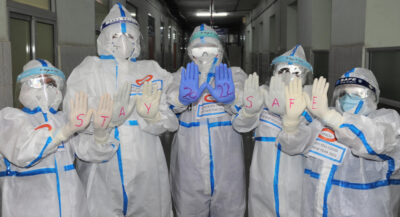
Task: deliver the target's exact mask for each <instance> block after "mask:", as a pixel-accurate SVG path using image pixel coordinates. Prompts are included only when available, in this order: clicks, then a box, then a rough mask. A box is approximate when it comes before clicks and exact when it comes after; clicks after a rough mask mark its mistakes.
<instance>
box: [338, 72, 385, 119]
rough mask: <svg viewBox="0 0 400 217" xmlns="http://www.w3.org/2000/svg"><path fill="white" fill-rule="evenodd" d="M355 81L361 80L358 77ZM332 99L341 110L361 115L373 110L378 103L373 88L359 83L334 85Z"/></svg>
mask: <svg viewBox="0 0 400 217" xmlns="http://www.w3.org/2000/svg"><path fill="white" fill-rule="evenodd" d="M339 81H340V80H339ZM339 81H338V82H339ZM357 81H358V82H362V80H360V79H358V80H357ZM332 101H333V102H334V103H335V106H336V108H337V109H338V110H339V111H341V112H350V113H353V114H363V115H366V114H368V113H370V112H371V111H373V110H375V109H376V108H377V104H378V99H377V96H376V94H375V92H374V91H373V89H370V88H368V87H366V86H363V85H359V84H341V85H338V86H336V88H335V90H334V92H333V97H332Z"/></svg>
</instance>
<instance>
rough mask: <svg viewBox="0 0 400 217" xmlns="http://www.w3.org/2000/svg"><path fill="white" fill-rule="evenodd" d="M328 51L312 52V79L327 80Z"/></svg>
mask: <svg viewBox="0 0 400 217" xmlns="http://www.w3.org/2000/svg"><path fill="white" fill-rule="evenodd" d="M328 70H329V51H314V77H315V78H319V77H321V76H324V77H325V78H326V79H328Z"/></svg>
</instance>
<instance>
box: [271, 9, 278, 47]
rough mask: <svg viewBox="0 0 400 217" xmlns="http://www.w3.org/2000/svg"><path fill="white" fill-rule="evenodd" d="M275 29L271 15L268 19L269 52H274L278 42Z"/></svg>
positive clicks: (274, 19)
mask: <svg viewBox="0 0 400 217" xmlns="http://www.w3.org/2000/svg"><path fill="white" fill-rule="evenodd" d="M276 33H277V28H276V18H275V15H272V16H271V17H270V18H269V50H270V51H276V49H277V47H278V42H277V38H276Z"/></svg>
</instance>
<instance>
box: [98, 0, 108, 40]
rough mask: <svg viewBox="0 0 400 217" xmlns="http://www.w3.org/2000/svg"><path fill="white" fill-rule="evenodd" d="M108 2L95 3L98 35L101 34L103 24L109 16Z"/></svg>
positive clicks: (105, 0)
mask: <svg viewBox="0 0 400 217" xmlns="http://www.w3.org/2000/svg"><path fill="white" fill-rule="evenodd" d="M108 8H109V7H108V0H96V2H95V25H96V27H95V28H96V33H97V34H100V26H101V22H103V20H104V18H105V17H106V16H107V14H108V11H109V9H108Z"/></svg>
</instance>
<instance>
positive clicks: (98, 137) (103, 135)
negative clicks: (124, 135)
mask: <svg viewBox="0 0 400 217" xmlns="http://www.w3.org/2000/svg"><path fill="white" fill-rule="evenodd" d="M93 135H94V141H95V142H96V144H105V143H106V142H107V140H108V137H109V136H110V133H109V132H108V131H107V130H106V129H95V130H94V133H93Z"/></svg>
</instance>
